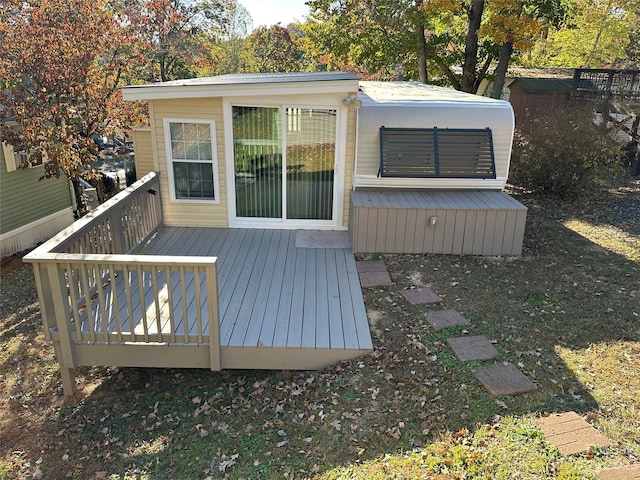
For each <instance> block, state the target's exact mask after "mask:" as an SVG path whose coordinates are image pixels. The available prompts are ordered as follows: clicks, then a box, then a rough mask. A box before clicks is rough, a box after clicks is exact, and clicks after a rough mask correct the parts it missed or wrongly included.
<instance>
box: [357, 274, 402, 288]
mask: <svg viewBox="0 0 640 480" xmlns="http://www.w3.org/2000/svg"><path fill="white" fill-rule="evenodd" d="M358 276H359V277H360V286H361V287H363V288H369V287H380V286H385V285H392V284H393V283H392V282H391V277H390V276H389V274H388V273H387V272H386V271H385V272H362V273H359V274H358Z"/></svg>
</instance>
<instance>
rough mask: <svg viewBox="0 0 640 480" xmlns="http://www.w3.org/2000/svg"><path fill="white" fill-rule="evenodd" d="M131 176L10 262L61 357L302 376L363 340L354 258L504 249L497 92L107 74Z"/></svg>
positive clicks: (509, 213) (511, 224)
mask: <svg viewBox="0 0 640 480" xmlns="http://www.w3.org/2000/svg"><path fill="white" fill-rule="evenodd" d="M123 95H124V98H125V99H128V100H146V101H148V104H149V120H150V125H149V127H148V128H145V129H140V130H138V131H136V132H135V135H134V147H135V156H136V171H137V174H138V175H139V176H140V177H141V178H140V179H139V180H138V181H137V182H136V183H135V184H133V185H131V186H130V187H127V188H126V189H125V190H124V191H121V192H120V193H118V194H117V195H116V196H115V197H113V198H111V199H110V200H108V201H107V202H105V203H104V204H103V205H100V206H99V207H98V208H96V209H95V210H94V211H92V212H90V213H89V214H88V215H86V216H85V217H83V218H82V219H80V220H78V221H77V222H75V223H74V224H72V225H71V226H69V227H68V228H66V229H65V230H63V231H62V232H60V233H59V234H58V235H56V236H55V237H54V238H52V239H50V240H49V241H47V242H45V243H44V244H43V245H41V246H40V247H38V248H37V249H35V250H34V251H33V252H31V253H30V254H29V255H27V256H26V257H25V260H26V261H28V262H31V263H33V265H34V272H35V277H36V286H37V288H38V296H39V299H40V305H41V307H42V321H43V331H44V334H45V337H46V338H47V339H49V340H51V342H52V343H53V346H54V349H55V352H56V357H57V358H58V361H59V364H60V371H61V375H62V382H63V388H64V391H65V395H72V394H73V393H74V392H75V389H76V384H75V377H74V369H75V368H76V367H78V366H81V365H118V366H137V367H189V368H208V369H211V370H220V369H237V368H239V369H247V368H252V369H302V370H307V369H318V368H322V367H324V366H326V365H329V364H332V363H336V362H339V361H342V360H346V359H352V358H356V357H358V356H360V355H364V354H367V353H369V352H370V351H371V350H372V348H373V343H372V339H371V333H370V330H369V324H368V319H367V314H366V309H365V306H364V301H363V298H362V291H361V286H360V282H359V276H358V272H357V268H356V262H355V257H354V253H356V254H357V253H366V252H381V253H382V252H395V253H404V252H412V253H448V254H479V255H518V254H520V252H521V249H522V236H523V232H524V224H525V219H526V207H524V206H523V205H522V204H520V203H519V202H517V201H516V200H514V199H512V198H511V197H509V196H508V195H506V194H505V193H504V192H503V191H502V189H503V187H504V184H505V182H506V178H507V171H508V167H509V158H510V153H511V139H512V135H513V112H512V110H511V107H510V105H509V104H508V103H506V102H502V101H495V100H489V99H483V98H479V97H475V96H473V95H466V94H460V93H459V92H453V91H451V90H446V89H437V88H434V87H429V86H425V85H418V84H413V83H408V84H402V83H401V84H393V83H389V84H376V83H367V82H360V81H359V80H358V78H357V77H355V76H353V75H351V74H346V73H340V72H325V73H292V74H264V75H228V76H221V77H213V78H201V79H192V80H180V81H174V82H166V83H161V84H152V85H140V86H131V87H127V88H125V89H124V91H123Z"/></svg>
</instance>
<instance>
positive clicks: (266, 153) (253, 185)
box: [232, 106, 337, 222]
mask: <svg viewBox="0 0 640 480" xmlns="http://www.w3.org/2000/svg"><path fill="white" fill-rule="evenodd" d="M232 112H233V143H234V174H235V194H236V195H235V196H236V217H237V218H271V219H281V220H284V221H287V220H291V221H293V222H295V221H297V220H312V221H313V220H325V221H326V220H332V219H333V195H334V170H335V149H336V125H337V124H336V114H337V112H336V110H335V109H319V108H293V107H288V108H284V109H281V108H277V107H247V106H234V107H233V110H232ZM283 129H284V132H283ZM283 152H284V155H283Z"/></svg>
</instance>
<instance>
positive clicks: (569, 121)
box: [509, 108, 622, 197]
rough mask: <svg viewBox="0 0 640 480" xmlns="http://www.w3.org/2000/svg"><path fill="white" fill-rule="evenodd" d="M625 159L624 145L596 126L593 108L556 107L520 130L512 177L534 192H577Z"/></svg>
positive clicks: (569, 194)
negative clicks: (559, 108)
mask: <svg viewBox="0 0 640 480" xmlns="http://www.w3.org/2000/svg"><path fill="white" fill-rule="evenodd" d="M621 159H622V149H621V146H620V145H619V144H617V143H616V142H615V140H614V139H613V138H612V136H611V135H610V134H609V132H608V131H607V130H606V129H604V128H602V127H599V126H597V125H594V123H593V112H592V110H591V109H585V108H572V109H566V110H562V111H557V112H550V113H549V114H548V115H546V116H545V117H542V118H537V119H533V120H528V121H525V122H524V123H523V125H522V126H521V127H520V129H518V130H517V131H516V135H515V138H514V144H513V153H512V158H511V168H510V176H509V181H510V182H511V183H513V184H514V185H518V186H521V187H524V188H526V189H528V190H532V191H538V192H548V193H553V194H555V195H558V196H560V197H576V196H579V195H581V194H583V193H584V192H585V191H586V190H587V189H588V188H590V187H591V186H593V184H594V183H595V182H597V181H602V180H605V179H607V178H608V177H609V176H611V175H613V174H615V173H617V172H619V171H620V169H621V165H622V164H621Z"/></svg>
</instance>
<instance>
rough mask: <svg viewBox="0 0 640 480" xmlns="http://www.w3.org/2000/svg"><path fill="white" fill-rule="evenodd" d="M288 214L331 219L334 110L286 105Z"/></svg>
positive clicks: (290, 215) (334, 134)
mask: <svg viewBox="0 0 640 480" xmlns="http://www.w3.org/2000/svg"><path fill="white" fill-rule="evenodd" d="M286 115H287V122H286V124H287V135H286V153H287V154H286V164H287V165H286V168H287V170H286V171H287V175H286V197H287V209H286V211H287V218H288V219H292V220H331V219H332V217H333V177H334V168H335V150H336V110H333V109H317V108H287V109H286Z"/></svg>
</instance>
